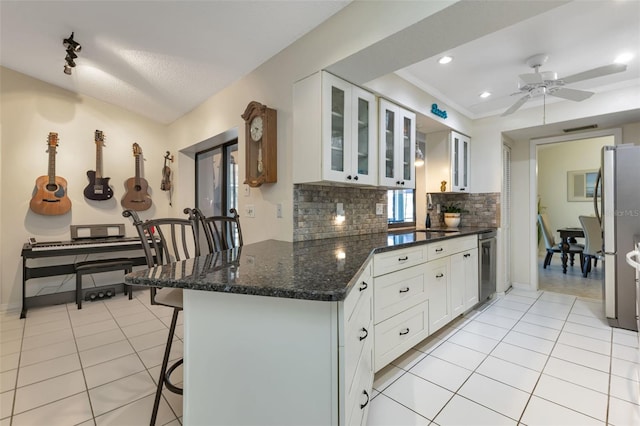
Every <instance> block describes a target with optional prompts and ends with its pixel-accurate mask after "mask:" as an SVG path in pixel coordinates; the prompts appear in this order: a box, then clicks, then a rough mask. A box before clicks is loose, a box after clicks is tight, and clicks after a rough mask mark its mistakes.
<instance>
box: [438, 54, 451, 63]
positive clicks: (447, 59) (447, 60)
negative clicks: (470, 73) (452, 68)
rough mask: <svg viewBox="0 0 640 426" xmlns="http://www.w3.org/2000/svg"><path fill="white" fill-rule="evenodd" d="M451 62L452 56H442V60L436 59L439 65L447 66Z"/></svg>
mask: <svg viewBox="0 0 640 426" xmlns="http://www.w3.org/2000/svg"><path fill="white" fill-rule="evenodd" d="M451 61H453V56H443V57H442V58H440V59H438V63H439V64H440V65H445V64H448V63H449V62H451Z"/></svg>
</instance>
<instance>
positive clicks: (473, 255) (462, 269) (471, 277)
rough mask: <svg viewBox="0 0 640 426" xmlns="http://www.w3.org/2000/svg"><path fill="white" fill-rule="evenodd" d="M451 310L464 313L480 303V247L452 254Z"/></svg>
mask: <svg viewBox="0 0 640 426" xmlns="http://www.w3.org/2000/svg"><path fill="white" fill-rule="evenodd" d="M450 278H451V312H452V314H453V316H454V317H455V316H458V315H460V314H463V313H464V312H465V311H467V310H468V309H470V308H472V307H473V306H474V305H475V304H476V303H478V291H479V289H478V249H477V248H473V249H471V250H467V251H464V252H461V253H456V254H454V255H452V256H451V274H450Z"/></svg>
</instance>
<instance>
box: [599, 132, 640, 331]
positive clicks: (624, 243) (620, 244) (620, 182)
mask: <svg viewBox="0 0 640 426" xmlns="http://www.w3.org/2000/svg"><path fill="white" fill-rule="evenodd" d="M600 174H601V179H602V182H601V183H602V185H601V186H600V189H601V202H600V205H599V206H598V197H597V196H596V197H594V205H595V207H596V216H598V217H599V218H600V220H601V225H602V233H603V234H602V237H603V252H604V283H603V287H604V306H605V314H606V316H607V319H608V321H609V324H610V325H611V326H612V327H619V328H626V329H628V330H636V331H637V330H638V323H637V321H636V315H637V313H636V286H635V272H634V270H633V269H632V268H629V266H628V265H627V263H626V259H625V255H626V253H627V252H629V251H631V250H633V249H634V240H635V239H637V238H638V237H639V236H640V146H636V145H631V144H625V145H617V146H605V147H603V148H602V165H601V169H600ZM597 187H598V185H597V184H596V188H597ZM596 195H597V193H596Z"/></svg>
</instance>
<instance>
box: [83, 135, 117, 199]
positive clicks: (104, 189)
mask: <svg viewBox="0 0 640 426" xmlns="http://www.w3.org/2000/svg"><path fill="white" fill-rule="evenodd" d="M94 139H95V143H96V170H95V171H93V170H89V171H87V177H88V178H89V185H87V187H86V188H85V189H84V196H85V197H86V198H88V199H90V200H96V201H103V200H109V199H111V198H112V197H113V189H111V187H110V186H109V179H111V178H108V177H102V147H103V146H104V134H103V133H102V131H101V130H96V132H95V137H94Z"/></svg>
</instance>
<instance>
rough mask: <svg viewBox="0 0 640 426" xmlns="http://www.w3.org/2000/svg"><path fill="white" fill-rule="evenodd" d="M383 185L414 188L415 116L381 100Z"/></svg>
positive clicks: (379, 120)
mask: <svg viewBox="0 0 640 426" xmlns="http://www.w3.org/2000/svg"><path fill="white" fill-rule="evenodd" d="M379 111H380V116H379V119H378V124H379V127H380V131H379V137H380V150H379V158H380V162H379V166H378V167H379V171H380V177H379V179H378V182H379V185H380V186H386V187H389V188H396V189H402V188H408V189H411V188H415V186H416V184H415V173H416V171H415V166H414V163H415V153H416V148H415V143H416V115H415V113H413V112H411V111H408V110H406V109H404V108H402V107H400V106H398V105H395V104H393V103H391V102H389V101H387V100H385V99H380V106H379Z"/></svg>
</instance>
